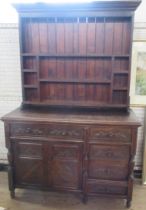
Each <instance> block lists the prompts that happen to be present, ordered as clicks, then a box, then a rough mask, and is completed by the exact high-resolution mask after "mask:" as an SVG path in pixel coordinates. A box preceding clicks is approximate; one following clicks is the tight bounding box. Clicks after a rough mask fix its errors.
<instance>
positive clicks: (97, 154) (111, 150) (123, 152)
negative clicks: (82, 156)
mask: <svg viewBox="0 0 146 210" xmlns="http://www.w3.org/2000/svg"><path fill="white" fill-rule="evenodd" d="M129 156H130V148H129V147H128V146H127V145H126V146H125V145H120V146H119V145H111V146H108V145H100V144H99V145H98V144H90V145H89V160H106V161H110V160H111V161H126V162H127V161H128V160H129Z"/></svg>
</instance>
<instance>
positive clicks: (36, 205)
mask: <svg viewBox="0 0 146 210" xmlns="http://www.w3.org/2000/svg"><path fill="white" fill-rule="evenodd" d="M0 207H5V208H6V210H124V209H126V208H125V206H124V201H123V200H120V199H109V198H89V201H88V204H86V205H85V204H83V203H82V202H81V198H80V196H77V195H73V194H69V193H67V194H65V193H54V192H41V191H33V190H22V189H16V198H15V199H11V198H10V196H9V191H8V183H7V173H6V172H0ZM130 210H146V186H142V185H140V184H139V183H138V182H137V183H135V185H134V192H133V202H132V206H131V208H130Z"/></svg>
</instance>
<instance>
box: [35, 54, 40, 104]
mask: <svg viewBox="0 0 146 210" xmlns="http://www.w3.org/2000/svg"><path fill="white" fill-rule="evenodd" d="M39 62H40V59H39V56H36V70H37V92H38V100H39V101H41V96H40V72H39V65H40V63H39Z"/></svg>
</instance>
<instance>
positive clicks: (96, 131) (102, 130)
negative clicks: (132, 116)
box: [89, 126, 131, 142]
mask: <svg viewBox="0 0 146 210" xmlns="http://www.w3.org/2000/svg"><path fill="white" fill-rule="evenodd" d="M89 140H102V141H106V142H107V141H109V142H111V141H116V142H118V141H119V142H130V141H131V130H130V129H129V128H121V127H118V126H112V127H110V126H108V127H107V126H98V127H94V128H91V130H90V136H89Z"/></svg>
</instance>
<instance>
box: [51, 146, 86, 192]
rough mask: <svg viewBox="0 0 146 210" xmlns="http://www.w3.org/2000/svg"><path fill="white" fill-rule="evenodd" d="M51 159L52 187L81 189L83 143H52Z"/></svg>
mask: <svg viewBox="0 0 146 210" xmlns="http://www.w3.org/2000/svg"><path fill="white" fill-rule="evenodd" d="M51 160H52V161H51V177H52V185H53V186H52V187H53V188H61V189H74V190H81V179H82V144H80V143H77V144H73V143H71V144H69V143H68V144H67V143H60V144H59V143H56V144H54V145H52V158H51ZM49 163H50V161H49V162H48V164H49Z"/></svg>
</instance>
